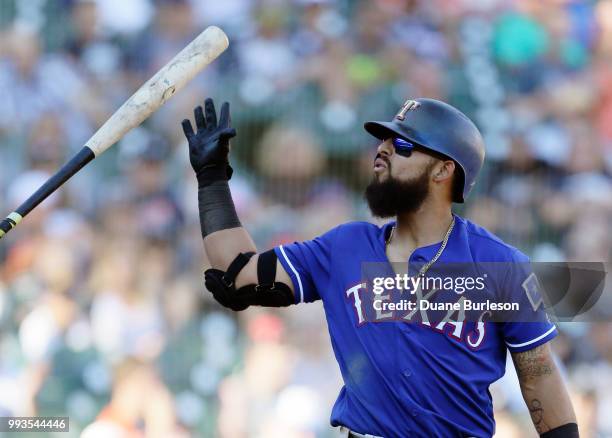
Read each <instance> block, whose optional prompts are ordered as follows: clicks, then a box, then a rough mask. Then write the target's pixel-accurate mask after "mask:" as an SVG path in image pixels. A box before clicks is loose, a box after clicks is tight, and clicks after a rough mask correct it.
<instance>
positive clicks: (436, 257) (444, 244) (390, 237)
mask: <svg viewBox="0 0 612 438" xmlns="http://www.w3.org/2000/svg"><path fill="white" fill-rule="evenodd" d="M454 227H455V216H453V221H452V222H451V224H450V226H449V227H448V230H446V234H445V235H444V239H442V245H440V249H438V252H437V253H436V255H434V256H433V258H432V259H431V260H430V261H429V262H427V263H425V265H423V267H422V268H421V269H420V270H419V276H422V275H425V273H426V272H427V271H428V270H429V268H431V265H433V264H434V263H436V261H437V260H438V259H439V258H440V256H441V255H442V253H443V252H444V249H445V248H446V245H447V244H448V239H449V238H450V235H451V233H452V232H453V228H454ZM394 234H395V225H393V228H391V233H389V238H388V239H387V241H386V242H385V245H386V246H389V244H390V243H391V239H393V235H394Z"/></svg>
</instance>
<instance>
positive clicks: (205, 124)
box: [182, 98, 236, 184]
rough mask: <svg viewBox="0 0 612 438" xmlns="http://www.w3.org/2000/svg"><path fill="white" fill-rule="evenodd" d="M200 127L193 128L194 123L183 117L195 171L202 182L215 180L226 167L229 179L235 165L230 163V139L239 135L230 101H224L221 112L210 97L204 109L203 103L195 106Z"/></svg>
mask: <svg viewBox="0 0 612 438" xmlns="http://www.w3.org/2000/svg"><path fill="white" fill-rule="evenodd" d="M193 115H194V119H195V123H196V127H197V131H195V132H194V130H193V126H192V125H191V122H190V121H189V120H188V119H185V120H183V122H182V126H183V132H184V133H185V137H187V141H188V142H189V161H190V162H191V166H192V167H193V170H194V171H195V173H196V175H197V177H198V181H199V182H200V183H201V184H202V183H205V182H207V181H211V180H215V179H217V177H218V176H219V174H220V171H222V170H225V175H226V176H227V179H230V178H231V176H232V168H231V166H230V165H229V161H228V154H229V140H230V138H232V137H234V136H235V135H236V130H235V129H234V128H232V127H231V125H230V123H231V119H230V111H229V103H228V102H224V103H223V105H221V111H220V112H219V121H218V122H217V112H216V111H215V103H214V102H213V100H212V99H211V98H207V99H206V101H205V102H204V110H202V107H201V106H198V107H196V108H195V109H194V110H193Z"/></svg>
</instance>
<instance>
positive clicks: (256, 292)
mask: <svg viewBox="0 0 612 438" xmlns="http://www.w3.org/2000/svg"><path fill="white" fill-rule="evenodd" d="M253 255H254V253H247V254H243V253H240V254H238V256H237V257H236V258H235V259H234V261H232V263H230V265H229V267H228V268H227V271H226V272H223V271H221V270H219V269H208V270H207V271H206V272H204V280H205V284H206V288H207V289H208V290H209V291H210V292H211V293H212V294H213V297H214V298H215V300H217V301H218V302H219V303H220V304H221V305H222V306H224V307H227V308H228V309H232V310H234V311H241V310H245V309H246V308H248V307H249V306H263V307H287V306H290V305H291V304H294V302H295V300H294V297H293V292H291V289H290V288H289V286H287V285H286V284H284V283H279V282H276V281H275V279H276V260H277V258H276V253H275V252H274V250H272V249H271V250H269V251H266V252H264V253H261V254H260V255H259V258H258V260H257V282H258V284H249V285H247V286H243V287H241V288H240V289H236V285H235V280H236V277H237V276H238V274H239V273H240V271H242V269H243V268H244V266H245V265H246V264H247V263H248V262H249V260H250V259H251V257H253Z"/></svg>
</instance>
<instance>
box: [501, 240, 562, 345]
mask: <svg viewBox="0 0 612 438" xmlns="http://www.w3.org/2000/svg"><path fill="white" fill-rule="evenodd" d="M503 287H504V291H503V293H504V296H505V300H506V302H512V303H518V304H519V306H520V309H521V310H520V311H519V312H517V313H515V314H514V315H512V320H510V321H507V322H504V323H503V334H504V341H505V343H506V346H507V347H508V350H510V351H511V352H513V353H517V352H521V351H527V350H531V349H532V348H535V347H537V346H539V345H542V344H544V343H546V342H548V341H550V340H551V339H553V338H554V337H555V336H557V328H556V326H555V325H554V324H553V323H552V322H550V320H549V318H548V315H547V314H546V311H545V306H544V300H543V298H542V294H541V288H540V284H539V282H538V279H537V277H536V275H535V273H534V272H533V270H532V269H531V265H530V262H529V258H528V257H527V256H526V255H524V254H522V253H520V252H518V251H517V254H515V257H514V261H512V262H509V266H508V267H507V269H506V278H505V281H504V286H503Z"/></svg>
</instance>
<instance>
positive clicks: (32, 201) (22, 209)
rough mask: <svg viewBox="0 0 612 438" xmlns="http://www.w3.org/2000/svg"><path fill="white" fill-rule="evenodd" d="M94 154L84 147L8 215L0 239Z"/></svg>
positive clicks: (2, 223)
mask: <svg viewBox="0 0 612 438" xmlns="http://www.w3.org/2000/svg"><path fill="white" fill-rule="evenodd" d="M95 157H96V156H95V154H94V153H93V151H92V150H91V149H90V148H89V147H88V146H84V147H83V148H82V149H81V150H80V151H79V152H78V153H77V154H75V155H74V156H73V157H72V158H71V159H70V161H68V162H67V163H66V164H64V166H63V167H62V168H61V169H60V170H58V171H57V173H56V174H55V175H53V176H52V177H51V178H49V179H48V180H47V181H46V182H45V183H44V184H43V185H42V186H40V188H39V189H38V190H37V191H36V192H35V193H34V194H33V195H32V196H30V197H29V198H28V199H27V200H26V201H25V202H24V203H23V204H21V205H20V206H19V207H17V209H16V210H15V211H14V212H12V213H11V214H9V215H8V216H7V217H6V218H5V219H4V220H3V221H2V222H0V239H2V238H3V237H4V235H5V234H6V233H8V232H9V231H11V230H12V229H13V228H15V227H16V226H17V224H18V223H19V222H21V220H22V219H23V218H24V217H25V216H26V215H27V214H28V213H29V212H30V211H32V210H33V209H34V207H36V206H37V205H38V204H40V203H41V202H42V201H44V200H45V199H47V197H48V196H49V195H50V194H51V193H53V192H54V191H56V190H57V189H58V187H60V186H61V185H62V184H64V183H65V182H66V181H67V180H68V179H69V178H70V177H71V176H72V175H74V174H75V173H77V172H78V171H79V170H81V169H82V168H83V166H85V165H86V164H87V163H89V162H90V161H91V160H93V159H94V158H95Z"/></svg>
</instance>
